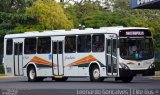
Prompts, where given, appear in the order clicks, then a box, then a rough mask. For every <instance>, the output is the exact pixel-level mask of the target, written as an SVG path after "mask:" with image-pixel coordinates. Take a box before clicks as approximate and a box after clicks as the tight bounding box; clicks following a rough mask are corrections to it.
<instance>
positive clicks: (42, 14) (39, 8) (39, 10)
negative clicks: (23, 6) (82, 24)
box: [26, 0, 73, 30]
mask: <svg viewBox="0 0 160 95" xmlns="http://www.w3.org/2000/svg"><path fill="white" fill-rule="evenodd" d="M26 13H27V14H31V15H33V16H35V17H36V19H37V20H38V24H39V25H41V27H42V29H44V30H46V29H71V28H73V24H72V23H71V22H70V21H69V20H68V18H67V16H66V15H65V14H64V10H63V8H62V6H61V5H60V4H58V3H57V2H55V1H52V0H37V1H36V2H34V4H33V5H32V6H31V7H30V8H28V9H27V11H26Z"/></svg>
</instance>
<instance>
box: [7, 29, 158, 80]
mask: <svg viewBox="0 0 160 95" xmlns="http://www.w3.org/2000/svg"><path fill="white" fill-rule="evenodd" d="M4 68H5V74H6V75H9V76H27V77H28V81H31V82H33V81H42V80H43V79H44V78H49V77H51V78H53V79H55V80H56V81H66V80H67V78H69V77H90V80H91V81H103V80H104V78H115V79H116V80H122V82H130V81H131V80H132V79H133V77H134V76H137V75H142V76H151V75H154V74H155V65H154V51H153V42H152V36H151V32H150V31H149V30H148V29H147V28H140V27H102V28H100V29H92V28H86V29H85V30H78V29H72V30H70V31H66V30H52V31H44V32H36V31H35V32H25V33H20V34H8V35H6V36H5V37H4Z"/></svg>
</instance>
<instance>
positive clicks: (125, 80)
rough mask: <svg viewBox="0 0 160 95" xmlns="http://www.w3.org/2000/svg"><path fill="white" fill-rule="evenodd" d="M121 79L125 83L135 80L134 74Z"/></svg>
mask: <svg viewBox="0 0 160 95" xmlns="http://www.w3.org/2000/svg"><path fill="white" fill-rule="evenodd" d="M121 80H122V82H124V83H129V82H131V81H132V80H133V76H131V77H123V78H121Z"/></svg>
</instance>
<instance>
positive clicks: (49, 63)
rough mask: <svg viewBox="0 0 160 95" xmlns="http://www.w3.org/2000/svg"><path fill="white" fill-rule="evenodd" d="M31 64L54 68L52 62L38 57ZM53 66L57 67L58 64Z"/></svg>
mask: <svg viewBox="0 0 160 95" xmlns="http://www.w3.org/2000/svg"><path fill="white" fill-rule="evenodd" d="M30 62H34V63H37V64H42V65H49V66H52V62H49V61H47V60H45V59H42V58H40V57H37V56H34V57H33V58H32V59H31V61H30ZM53 66H57V65H56V64H54V63H53Z"/></svg>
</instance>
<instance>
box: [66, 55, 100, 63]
mask: <svg viewBox="0 0 160 95" xmlns="http://www.w3.org/2000/svg"><path fill="white" fill-rule="evenodd" d="M92 61H97V59H96V58H94V57H93V56H92V55H89V56H86V57H84V58H82V59H79V60H77V61H75V62H73V63H70V64H68V65H67V66H73V65H81V64H85V63H90V62H92Z"/></svg>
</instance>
